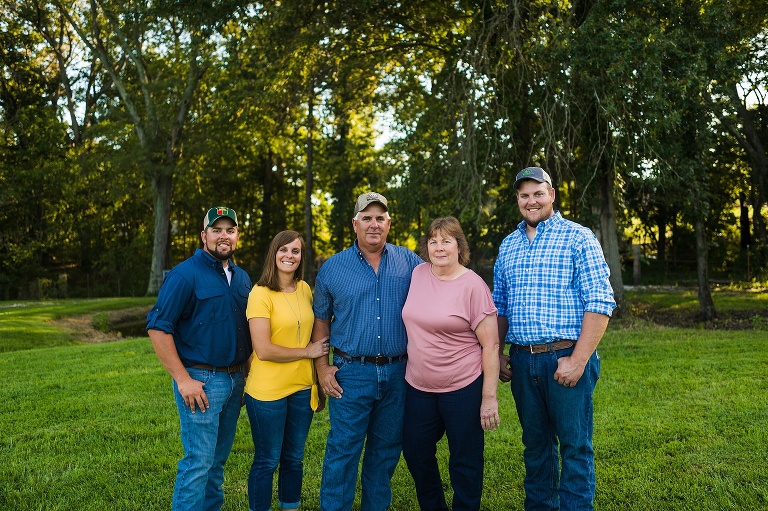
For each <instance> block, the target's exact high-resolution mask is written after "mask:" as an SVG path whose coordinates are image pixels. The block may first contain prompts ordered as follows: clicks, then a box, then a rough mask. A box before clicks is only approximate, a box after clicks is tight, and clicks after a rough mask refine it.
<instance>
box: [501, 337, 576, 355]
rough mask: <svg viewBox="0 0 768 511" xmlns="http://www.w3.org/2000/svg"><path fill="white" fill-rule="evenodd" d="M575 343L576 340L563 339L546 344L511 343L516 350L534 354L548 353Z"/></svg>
mask: <svg viewBox="0 0 768 511" xmlns="http://www.w3.org/2000/svg"><path fill="white" fill-rule="evenodd" d="M575 344H576V341H569V340H566V339H563V340H561V341H555V342H548V343H546V344H531V345H528V346H523V345H522V344H513V345H512V349H514V350H516V351H528V352H530V353H532V354H534V355H536V354H537V353H550V352H552V351H558V350H564V349H567V348H570V347H572V346H574V345H575Z"/></svg>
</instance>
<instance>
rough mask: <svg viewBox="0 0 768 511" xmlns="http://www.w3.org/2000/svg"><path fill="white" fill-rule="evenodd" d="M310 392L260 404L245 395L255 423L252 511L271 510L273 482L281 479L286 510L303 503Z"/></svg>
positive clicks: (279, 494) (279, 487) (281, 499)
mask: <svg viewBox="0 0 768 511" xmlns="http://www.w3.org/2000/svg"><path fill="white" fill-rule="evenodd" d="M310 392H311V391H310V389H305V390H300V391H299V392H296V393H294V394H291V395H290V396H287V397H284V398H282V399H277V400H275V401H259V400H258V399H254V398H253V397H251V396H249V395H248V394H246V395H245V407H246V409H247V410H248V419H249V420H250V421H251V436H252V437H253V447H254V448H253V463H252V464H251V471H250V473H249V474H248V505H249V507H250V510H251V511H269V509H270V507H271V504H272V481H273V479H274V475H275V470H278V466H279V470H278V476H277V498H278V501H279V505H280V507H281V508H282V509H295V508H298V507H299V504H300V503H301V481H302V477H303V475H304V446H305V444H306V442H307V435H308V434H309V427H310V425H312V416H313V415H314V412H313V411H312V408H311V407H310V405H309V397H310Z"/></svg>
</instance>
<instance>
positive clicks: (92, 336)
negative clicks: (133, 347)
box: [51, 307, 149, 343]
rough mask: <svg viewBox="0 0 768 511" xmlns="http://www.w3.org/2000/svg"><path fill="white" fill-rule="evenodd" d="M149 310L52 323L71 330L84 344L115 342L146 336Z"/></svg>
mask: <svg viewBox="0 0 768 511" xmlns="http://www.w3.org/2000/svg"><path fill="white" fill-rule="evenodd" d="M148 310H149V308H148V307H133V308H130V309H121V310H115V311H110V312H100V313H97V314H84V315H81V316H72V317H68V318H62V319H56V320H53V321H51V323H52V324H53V325H56V326H58V327H60V328H63V329H65V330H69V331H70V332H72V333H73V334H74V335H75V336H77V338H78V340H80V341H82V342H89V343H100V342H113V341H117V340H120V339H123V338H125V337H136V336H141V335H146V334H145V333H144V329H143V325H144V324H145V318H146V317H147V312H148ZM95 319H96V321H95ZM95 322H97V323H98V325H99V328H96V326H95V324H94V323H95Z"/></svg>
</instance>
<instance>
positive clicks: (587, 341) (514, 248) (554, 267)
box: [493, 167, 616, 511]
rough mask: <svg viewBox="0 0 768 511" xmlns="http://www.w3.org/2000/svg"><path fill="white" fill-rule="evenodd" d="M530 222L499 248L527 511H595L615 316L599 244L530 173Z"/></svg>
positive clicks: (526, 184)
mask: <svg viewBox="0 0 768 511" xmlns="http://www.w3.org/2000/svg"><path fill="white" fill-rule="evenodd" d="M514 186H515V189H516V190H517V203H518V207H519V208H520V213H521V214H522V216H523V221H522V222H520V224H519V225H518V227H517V229H516V230H515V231H514V232H513V233H511V234H510V235H509V236H507V237H506V238H505V239H504V241H503V242H502V244H501V246H500V247H499V255H498V257H497V259H496V264H495V267H494V276H493V299H494V302H495V304H496V307H497V308H498V310H499V338H500V339H504V340H505V344H508V345H509V355H505V354H504V346H503V345H502V347H501V352H500V357H501V360H500V362H501V363H500V365H501V370H500V375H499V378H500V379H501V381H503V382H507V381H511V382H512V384H511V387H512V395H513V396H514V399H515V406H516V408H517V415H518V418H519V419H520V425H521V426H522V431H523V445H524V447H525V450H524V454H523V458H524V461H525V469H526V476H525V481H524V487H525V509H526V511H531V510H534V509H535V510H552V511H554V510H561V511H577V510H578V511H585V510H591V509H593V508H594V496H595V464H594V458H595V456H594V450H593V447H592V429H593V419H592V415H593V404H592V394H593V392H594V389H595V385H596V383H597V379H598V378H599V376H600V359H599V357H598V355H597V351H596V348H597V345H598V343H599V342H600V339H601V338H602V336H603V334H604V333H605V329H606V328H607V326H608V320H609V318H610V316H611V314H612V312H613V309H614V308H615V307H616V303H615V301H614V299H613V290H612V289H611V285H610V282H609V276H610V272H609V270H608V265H607V264H606V262H605V258H604V256H603V252H602V249H601V248H600V244H599V242H598V241H597V238H596V237H595V235H594V234H593V233H592V231H590V230H589V229H587V228H586V227H583V226H581V225H579V224H577V223H574V222H571V221H569V220H565V219H564V218H563V217H562V216H561V215H560V212H558V211H555V210H554V202H555V189H554V188H553V186H552V179H551V178H550V177H549V174H547V173H546V172H545V171H544V170H543V169H541V168H539V167H528V168H526V169H523V170H522V171H520V172H519V173H518V174H517V178H516V180H515V184H514Z"/></svg>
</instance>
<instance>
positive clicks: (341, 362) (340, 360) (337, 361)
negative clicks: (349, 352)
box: [333, 356, 352, 372]
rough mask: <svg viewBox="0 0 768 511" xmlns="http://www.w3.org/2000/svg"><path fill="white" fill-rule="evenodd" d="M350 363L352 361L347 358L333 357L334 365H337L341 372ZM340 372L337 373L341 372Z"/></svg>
mask: <svg viewBox="0 0 768 511" xmlns="http://www.w3.org/2000/svg"><path fill="white" fill-rule="evenodd" d="M350 362H352V361H351V360H349V359H348V358H346V357H336V356H334V357H333V365H335V366H336V367H337V368H338V369H339V371H341V370H342V369H343V368H344V367H346V366H347V365H348V364H349V363H350ZM339 371H336V372H339Z"/></svg>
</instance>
